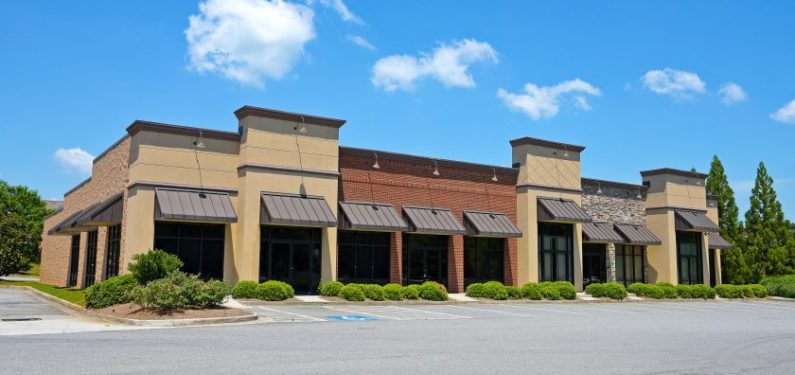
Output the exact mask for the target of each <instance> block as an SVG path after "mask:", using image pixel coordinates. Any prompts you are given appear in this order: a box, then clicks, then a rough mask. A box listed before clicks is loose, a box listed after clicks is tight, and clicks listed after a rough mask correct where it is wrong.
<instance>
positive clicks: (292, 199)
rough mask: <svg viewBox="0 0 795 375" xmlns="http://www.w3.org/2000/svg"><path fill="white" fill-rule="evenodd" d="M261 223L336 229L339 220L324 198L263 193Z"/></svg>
mask: <svg viewBox="0 0 795 375" xmlns="http://www.w3.org/2000/svg"><path fill="white" fill-rule="evenodd" d="M260 223H261V224H268V225H295V226H302V227H335V226H337V218H336V217H334V213H333V212H332V211H331V207H329V205H328V203H326V200H325V199H324V198H323V197H317V196H306V195H297V194H282V193H262V214H261V215H260Z"/></svg>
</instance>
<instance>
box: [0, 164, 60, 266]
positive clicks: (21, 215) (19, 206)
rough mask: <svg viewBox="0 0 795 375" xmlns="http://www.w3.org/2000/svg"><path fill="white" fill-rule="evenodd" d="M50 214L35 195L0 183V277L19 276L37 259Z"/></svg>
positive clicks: (32, 192) (20, 188) (28, 190)
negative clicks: (18, 273) (46, 219)
mask: <svg viewBox="0 0 795 375" xmlns="http://www.w3.org/2000/svg"><path fill="white" fill-rule="evenodd" d="M49 213H50V210H49V209H48V208H47V206H46V205H45V203H44V201H42V200H41V197H40V196H39V194H38V193H37V192H36V191H34V190H31V189H28V188H27V187H25V186H12V185H9V184H8V183H6V182H5V181H2V180H0V275H5V274H9V273H14V272H18V271H20V270H21V269H22V268H23V267H26V266H27V264H28V263H29V262H30V261H32V260H36V259H38V258H39V244H40V243H41V235H42V231H43V227H44V217H45V216H47V215H48V214H49Z"/></svg>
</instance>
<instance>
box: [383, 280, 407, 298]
mask: <svg viewBox="0 0 795 375" xmlns="http://www.w3.org/2000/svg"><path fill="white" fill-rule="evenodd" d="M405 289H406V288H404V287H403V285H400V284H394V283H391V284H386V285H384V298H386V299H388V300H390V301H400V300H402V299H403V295H404V293H405Z"/></svg>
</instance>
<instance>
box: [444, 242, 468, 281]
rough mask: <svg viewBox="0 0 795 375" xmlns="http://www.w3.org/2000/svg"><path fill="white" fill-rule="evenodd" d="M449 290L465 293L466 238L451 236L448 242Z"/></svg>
mask: <svg viewBox="0 0 795 375" xmlns="http://www.w3.org/2000/svg"><path fill="white" fill-rule="evenodd" d="M447 290H449V291H450V292H451V293H463V292H464V236H462V235H455V236H450V237H449V240H448V242H447Z"/></svg>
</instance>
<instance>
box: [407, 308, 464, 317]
mask: <svg viewBox="0 0 795 375" xmlns="http://www.w3.org/2000/svg"><path fill="white" fill-rule="evenodd" d="M395 308H396V309H402V310H409V311H416V312H420V313H423V314H436V315H441V316H447V317H449V318H441V319H471V318H472V317H471V316H463V315H456V314H449V313H443V312H436V311H430V310H420V309H412V308H409V307H405V306H400V307H397V306H395ZM428 319H435V318H428Z"/></svg>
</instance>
